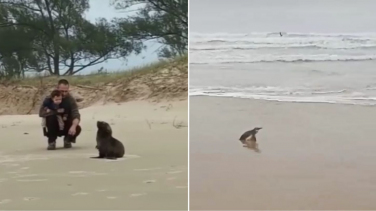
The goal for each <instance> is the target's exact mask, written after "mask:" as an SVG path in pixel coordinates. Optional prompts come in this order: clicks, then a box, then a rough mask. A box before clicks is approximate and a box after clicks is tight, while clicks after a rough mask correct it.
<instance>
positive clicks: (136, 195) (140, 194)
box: [130, 193, 146, 197]
mask: <svg viewBox="0 0 376 211" xmlns="http://www.w3.org/2000/svg"><path fill="white" fill-rule="evenodd" d="M144 195H146V193H132V194H131V195H130V196H131V197H138V196H144Z"/></svg>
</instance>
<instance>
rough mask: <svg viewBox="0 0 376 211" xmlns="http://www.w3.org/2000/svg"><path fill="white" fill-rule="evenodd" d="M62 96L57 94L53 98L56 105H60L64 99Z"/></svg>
mask: <svg viewBox="0 0 376 211" xmlns="http://www.w3.org/2000/svg"><path fill="white" fill-rule="evenodd" d="M62 99H63V98H62V96H61V95H60V96H55V97H54V98H52V101H54V104H55V105H60V103H61V101H62Z"/></svg>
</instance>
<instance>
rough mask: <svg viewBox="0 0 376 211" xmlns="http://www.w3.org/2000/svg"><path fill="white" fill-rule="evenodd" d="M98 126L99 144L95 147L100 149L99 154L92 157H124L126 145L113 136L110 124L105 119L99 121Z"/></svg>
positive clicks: (113, 158)
mask: <svg viewBox="0 0 376 211" xmlns="http://www.w3.org/2000/svg"><path fill="white" fill-rule="evenodd" d="M97 128H98V131H97V146H96V147H95V148H96V149H98V152H99V155H98V157H91V158H102V159H111V160H116V159H117V158H122V157H124V153H125V149H124V145H123V143H121V142H120V141H119V140H117V139H116V138H114V137H112V129H111V126H110V124H108V123H107V122H104V121H97Z"/></svg>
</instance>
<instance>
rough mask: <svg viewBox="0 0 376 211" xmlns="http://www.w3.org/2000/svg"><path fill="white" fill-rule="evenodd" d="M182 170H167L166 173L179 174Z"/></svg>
mask: <svg viewBox="0 0 376 211" xmlns="http://www.w3.org/2000/svg"><path fill="white" fill-rule="evenodd" d="M182 172H183V171H169V172H167V174H180V173H182Z"/></svg>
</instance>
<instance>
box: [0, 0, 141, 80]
mask: <svg viewBox="0 0 376 211" xmlns="http://www.w3.org/2000/svg"><path fill="white" fill-rule="evenodd" d="M88 9H89V0H0V63H1V65H2V67H3V68H2V69H3V70H4V69H6V73H7V74H16V75H17V74H22V73H21V72H23V71H30V70H34V71H38V72H41V71H44V70H48V72H49V73H50V74H53V75H67V74H70V75H72V74H75V73H78V72H79V71H81V70H83V69H85V68H87V67H89V66H92V65H96V64H99V63H102V62H104V61H106V60H108V59H113V58H120V57H122V58H125V57H127V56H128V55H130V54H131V53H139V52H140V51H141V50H142V47H143V45H142V40H140V39H138V40H137V39H133V38H132V37H124V36H122V35H120V31H119V30H118V28H117V27H118V25H117V24H113V23H111V22H108V21H107V20H106V19H103V18H102V19H98V20H97V21H96V23H91V22H89V21H88V20H86V19H85V18H84V17H83V14H84V12H85V11H87V10H88ZM0 69H1V68H0ZM13 70H14V73H12V71H13ZM16 70H17V71H18V72H17V71H16ZM20 70H22V71H20ZM0 74H1V71H0ZM0 76H1V75H0Z"/></svg>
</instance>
